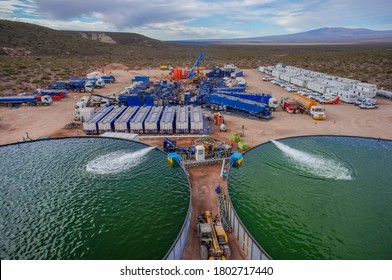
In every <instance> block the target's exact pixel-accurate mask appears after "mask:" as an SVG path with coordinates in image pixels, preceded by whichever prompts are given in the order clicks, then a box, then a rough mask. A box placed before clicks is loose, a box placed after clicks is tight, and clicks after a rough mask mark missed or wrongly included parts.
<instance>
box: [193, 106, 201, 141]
mask: <svg viewBox="0 0 392 280" xmlns="http://www.w3.org/2000/svg"><path fill="white" fill-rule="evenodd" d="M190 111H191V116H190V120H191V133H200V134H201V133H203V132H204V126H203V115H202V112H201V107H200V106H197V107H191V110H190Z"/></svg>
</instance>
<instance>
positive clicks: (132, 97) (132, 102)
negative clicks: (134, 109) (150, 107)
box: [118, 94, 143, 106]
mask: <svg viewBox="0 0 392 280" xmlns="http://www.w3.org/2000/svg"><path fill="white" fill-rule="evenodd" d="M118 102H119V103H120V104H124V105H126V106H142V105H143V103H142V101H141V99H140V97H139V95H138V94H124V95H119V96H118Z"/></svg>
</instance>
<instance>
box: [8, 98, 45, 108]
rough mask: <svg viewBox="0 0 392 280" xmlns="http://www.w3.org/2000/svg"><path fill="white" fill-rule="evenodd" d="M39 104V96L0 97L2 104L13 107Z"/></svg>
mask: <svg viewBox="0 0 392 280" xmlns="http://www.w3.org/2000/svg"><path fill="white" fill-rule="evenodd" d="M37 102H38V97H37V96H5V97H0V104H1V105H5V106H9V107H12V106H14V105H22V104H29V105H35V104H36V103H37Z"/></svg>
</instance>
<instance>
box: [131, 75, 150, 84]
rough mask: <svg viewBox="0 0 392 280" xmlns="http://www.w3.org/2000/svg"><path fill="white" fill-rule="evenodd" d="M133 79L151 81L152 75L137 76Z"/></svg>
mask: <svg viewBox="0 0 392 280" xmlns="http://www.w3.org/2000/svg"><path fill="white" fill-rule="evenodd" d="M133 81H135V82H144V83H147V82H149V81H150V77H149V76H135V78H134V79H133Z"/></svg>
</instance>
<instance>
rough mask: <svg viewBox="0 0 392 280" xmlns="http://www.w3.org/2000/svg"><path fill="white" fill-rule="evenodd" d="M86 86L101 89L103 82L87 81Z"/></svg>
mask: <svg viewBox="0 0 392 280" xmlns="http://www.w3.org/2000/svg"><path fill="white" fill-rule="evenodd" d="M86 86H87V87H93V88H103V87H104V86H105V82H104V81H103V80H102V79H96V78H94V79H87V82H86Z"/></svg>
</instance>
